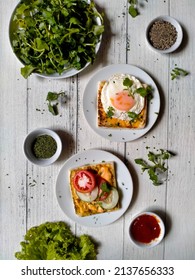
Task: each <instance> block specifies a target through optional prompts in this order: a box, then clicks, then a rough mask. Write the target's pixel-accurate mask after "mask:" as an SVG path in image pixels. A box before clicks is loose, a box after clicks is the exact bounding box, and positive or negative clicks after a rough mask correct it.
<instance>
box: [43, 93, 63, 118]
mask: <svg viewBox="0 0 195 280" xmlns="http://www.w3.org/2000/svg"><path fill="white" fill-rule="evenodd" d="M65 97H66V94H65V92H63V91H62V92H59V93H56V92H51V91H49V92H48V94H47V98H46V101H47V104H48V109H49V112H50V113H52V115H54V116H56V115H58V108H57V105H58V101H59V98H61V100H62V99H65Z"/></svg>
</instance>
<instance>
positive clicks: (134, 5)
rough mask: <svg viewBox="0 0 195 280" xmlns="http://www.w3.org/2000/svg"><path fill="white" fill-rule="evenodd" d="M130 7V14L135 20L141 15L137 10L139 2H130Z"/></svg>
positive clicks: (132, 0)
mask: <svg viewBox="0 0 195 280" xmlns="http://www.w3.org/2000/svg"><path fill="white" fill-rule="evenodd" d="M128 2H129V4H130V6H129V14H130V15H131V16H132V18H135V17H136V16H137V15H138V14H139V13H138V10H137V0H128Z"/></svg>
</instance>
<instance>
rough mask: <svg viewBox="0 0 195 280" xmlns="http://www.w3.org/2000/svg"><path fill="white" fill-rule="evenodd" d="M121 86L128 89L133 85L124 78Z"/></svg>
mask: <svg viewBox="0 0 195 280" xmlns="http://www.w3.org/2000/svg"><path fill="white" fill-rule="evenodd" d="M123 85H124V86H125V87H127V88H128V89H129V88H130V87H131V86H132V85H133V81H132V80H130V79H129V78H127V77H126V78H125V79H124V81H123Z"/></svg>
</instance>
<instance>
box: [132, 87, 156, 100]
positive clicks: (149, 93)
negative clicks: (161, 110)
mask: <svg viewBox="0 0 195 280" xmlns="http://www.w3.org/2000/svg"><path fill="white" fill-rule="evenodd" d="M135 92H136V93H139V94H140V95H141V96H142V97H146V96H147V98H148V99H152V87H151V86H147V87H146V88H145V87H141V88H138V89H136V91H135Z"/></svg>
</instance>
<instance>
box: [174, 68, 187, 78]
mask: <svg viewBox="0 0 195 280" xmlns="http://www.w3.org/2000/svg"><path fill="white" fill-rule="evenodd" d="M188 74H189V72H188V71H186V70H184V69H181V68H178V67H175V68H174V69H172V72H171V80H174V79H176V78H179V77H180V76H183V77H185V76H187V75H188Z"/></svg>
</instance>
